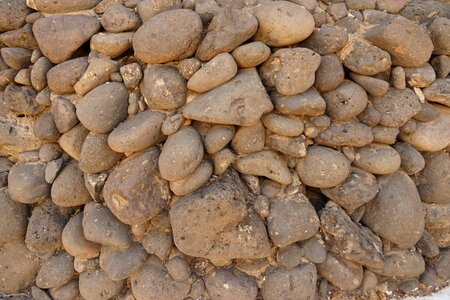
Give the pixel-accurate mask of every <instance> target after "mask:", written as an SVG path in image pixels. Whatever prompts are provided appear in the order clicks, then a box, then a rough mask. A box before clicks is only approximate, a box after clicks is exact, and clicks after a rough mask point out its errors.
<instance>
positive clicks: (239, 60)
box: [231, 42, 270, 68]
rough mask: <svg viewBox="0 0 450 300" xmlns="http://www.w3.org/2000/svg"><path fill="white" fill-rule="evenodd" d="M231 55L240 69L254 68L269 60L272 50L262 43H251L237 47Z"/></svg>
mask: <svg viewBox="0 0 450 300" xmlns="http://www.w3.org/2000/svg"><path fill="white" fill-rule="evenodd" d="M231 55H233V58H234V60H235V61H236V64H237V65H238V67H240V68H253V67H256V66H258V65H260V64H262V63H263V62H265V61H266V60H267V59H268V58H269V56H270V48H269V47H268V46H266V45H265V44H264V43H262V42H251V43H248V44H244V45H242V46H239V47H237V48H236V49H234V50H233V52H232V53H231Z"/></svg>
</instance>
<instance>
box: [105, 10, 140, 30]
mask: <svg viewBox="0 0 450 300" xmlns="http://www.w3.org/2000/svg"><path fill="white" fill-rule="evenodd" d="M100 22H101V23H102V26H103V28H105V30H106V31H108V32H113V33H118V32H123V31H133V30H136V29H137V27H138V26H139V23H140V20H139V17H138V16H137V15H136V14H135V13H134V11H132V10H130V9H128V8H126V7H125V6H123V5H122V4H119V3H117V4H113V5H111V6H109V7H108V8H107V9H106V11H105V12H104V13H103V15H102V18H101V20H100Z"/></svg>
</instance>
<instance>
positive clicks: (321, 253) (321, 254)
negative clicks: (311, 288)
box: [300, 235, 327, 264]
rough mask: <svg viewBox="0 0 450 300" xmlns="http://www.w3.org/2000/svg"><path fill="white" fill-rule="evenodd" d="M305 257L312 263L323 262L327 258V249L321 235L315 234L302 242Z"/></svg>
mask: <svg viewBox="0 0 450 300" xmlns="http://www.w3.org/2000/svg"><path fill="white" fill-rule="evenodd" d="M300 246H301V249H302V252H303V255H304V257H305V258H306V259H307V260H309V261H310V262H312V263H315V264H321V263H323V262H324V261H325V259H326V258H327V249H326V248H325V243H324V241H323V240H322V238H320V236H318V235H315V236H313V237H311V238H309V239H307V240H304V241H302V242H301V243H300Z"/></svg>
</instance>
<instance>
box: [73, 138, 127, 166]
mask: <svg viewBox="0 0 450 300" xmlns="http://www.w3.org/2000/svg"><path fill="white" fill-rule="evenodd" d="M100 158H101V159H100ZM121 158H122V154H120V153H117V152H115V151H113V150H112V149H111V148H110V147H109V146H108V135H107V134H100V133H94V132H90V133H89V134H88V135H87V136H86V138H85V139H84V142H83V146H82V147H81V153H80V160H79V161H80V163H79V168H80V170H81V171H83V172H84V173H87V174H93V173H100V172H103V171H107V170H109V169H110V168H112V167H113V166H115V165H116V164H117V162H118V161H119V160H120V159H121Z"/></svg>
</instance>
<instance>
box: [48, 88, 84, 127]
mask: <svg viewBox="0 0 450 300" xmlns="http://www.w3.org/2000/svg"><path fill="white" fill-rule="evenodd" d="M51 111H52V114H53V120H54V122H55V125H56V128H57V129H58V131H59V132H60V133H65V132H67V131H69V130H70V129H72V128H73V127H74V126H75V125H76V124H77V123H78V118H77V114H76V109H75V105H73V103H72V102H71V101H70V100H69V99H66V98H64V97H60V96H58V97H56V98H55V99H54V100H53V101H52V110H51Z"/></svg>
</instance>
